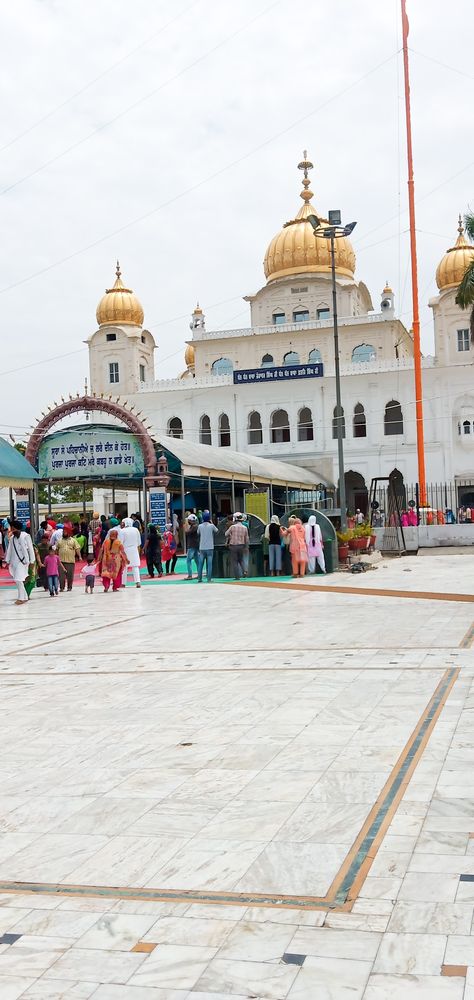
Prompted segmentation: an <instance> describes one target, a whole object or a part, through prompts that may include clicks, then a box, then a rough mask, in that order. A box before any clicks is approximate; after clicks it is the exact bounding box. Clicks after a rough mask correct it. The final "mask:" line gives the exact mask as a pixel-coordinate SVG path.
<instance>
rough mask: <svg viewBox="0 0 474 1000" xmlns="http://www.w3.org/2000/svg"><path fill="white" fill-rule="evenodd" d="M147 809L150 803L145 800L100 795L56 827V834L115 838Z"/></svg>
mask: <svg viewBox="0 0 474 1000" xmlns="http://www.w3.org/2000/svg"><path fill="white" fill-rule="evenodd" d="M149 808H150V802H149V800H148V799H146V798H140V797H137V798H135V799H133V798H125V797H123V798H121V797H119V796H112V795H101V796H100V798H98V799H94V800H93V801H92V802H89V804H88V805H86V806H84V807H83V808H82V809H81V810H80V811H79V812H76V813H75V815H74V816H72V817H70V818H69V819H67V820H66V821H65V822H63V823H61V824H60V825H59V826H57V828H56V833H75V834H78V833H104V834H107V835H108V836H115V835H116V834H119V833H124V832H125V831H126V830H127V829H128V828H129V827H131V826H132V824H133V823H135V822H136V821H137V820H138V819H139V818H140V816H143V814H144V813H146V812H147V811H148V810H149Z"/></svg>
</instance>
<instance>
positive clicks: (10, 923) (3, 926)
mask: <svg viewBox="0 0 474 1000" xmlns="http://www.w3.org/2000/svg"><path fill="white" fill-rule="evenodd" d="M29 912H30V911H29V910H28V909H24V910H20V909H19V908H18V907H14V906H3V907H0V934H5V932H6V931H13V928H14V927H15V925H16V924H17V923H18V921H19V920H22V919H25V918H26V917H27V916H28V913H29ZM15 933H16V932H15Z"/></svg>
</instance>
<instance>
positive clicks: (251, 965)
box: [196, 959, 299, 1000]
mask: <svg viewBox="0 0 474 1000" xmlns="http://www.w3.org/2000/svg"><path fill="white" fill-rule="evenodd" d="M298 971H299V970H298V968H297V967H295V966H291V965H275V964H273V963H271V962H245V961H237V960H234V961H232V960H225V959H214V961H212V962H210V963H209V965H208V967H207V969H206V971H205V972H204V973H203V975H202V976H201V978H200V979H199V981H198V982H197V984H196V991H197V992H198V993H199V992H202V993H210V994H213V993H218V994H219V993H223V994H224V996H225V995H227V994H229V993H230V994H232V995H234V994H237V995H239V994H240V995H243V996H255V997H259V998H262V1000H280V998H281V997H286V996H287V995H288V991H289V989H290V987H291V985H292V983H293V982H294V980H295V979H296V976H297V975H298Z"/></svg>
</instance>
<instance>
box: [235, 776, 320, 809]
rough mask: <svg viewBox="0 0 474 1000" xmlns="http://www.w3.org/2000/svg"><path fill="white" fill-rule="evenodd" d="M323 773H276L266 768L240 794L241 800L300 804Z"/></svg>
mask: <svg viewBox="0 0 474 1000" xmlns="http://www.w3.org/2000/svg"><path fill="white" fill-rule="evenodd" d="M322 775H323V771H322V770H321V771H316V770H314V771H287V770H284V771H283V770H282V771H280V772H279V773H276V768H275V770H270V769H268V768H265V770H264V771H261V772H260V774H259V775H257V777H256V778H254V779H253V780H252V781H250V782H249V783H248V784H247V785H245V787H244V788H243V790H242V791H241V793H240V798H241V799H245V800H250V801H256V802H296V803H299V802H301V801H302V799H304V798H305V796H306V795H307V794H308V793H309V792H310V791H311V789H312V788H314V786H315V785H316V783H317V782H318V781H319V779H320V778H321V777H322Z"/></svg>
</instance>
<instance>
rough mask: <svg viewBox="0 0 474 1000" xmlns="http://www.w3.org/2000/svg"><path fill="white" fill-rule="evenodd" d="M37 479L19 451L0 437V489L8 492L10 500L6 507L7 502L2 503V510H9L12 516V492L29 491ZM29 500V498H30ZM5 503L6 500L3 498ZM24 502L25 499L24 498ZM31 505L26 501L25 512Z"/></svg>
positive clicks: (33, 470) (34, 472)
mask: <svg viewBox="0 0 474 1000" xmlns="http://www.w3.org/2000/svg"><path fill="white" fill-rule="evenodd" d="M37 479H38V473H37V471H36V469H34V468H33V466H32V465H30V463H29V462H27V460H26V458H25V457H24V455H22V454H21V451H17V449H16V448H12V446H11V444H8V441H5V439H4V438H1V437H0V489H2V488H3V489H5V488H7V489H9V490H10V500H9V503H8V506H7V502H3V503H2V507H3V509H4V510H8V507H9V508H10V514H13V512H14V507H13V497H12V492H11V491H12V490H25V491H28V490H31V489H33V486H34V484H35V482H36V480H37ZM30 500H31V498H30ZM5 501H6V498H5ZM25 501H26V498H25ZM31 508H32V505H31V503H30V502H28V501H26V505H25V510H26V509H28V510H29V509H31Z"/></svg>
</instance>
